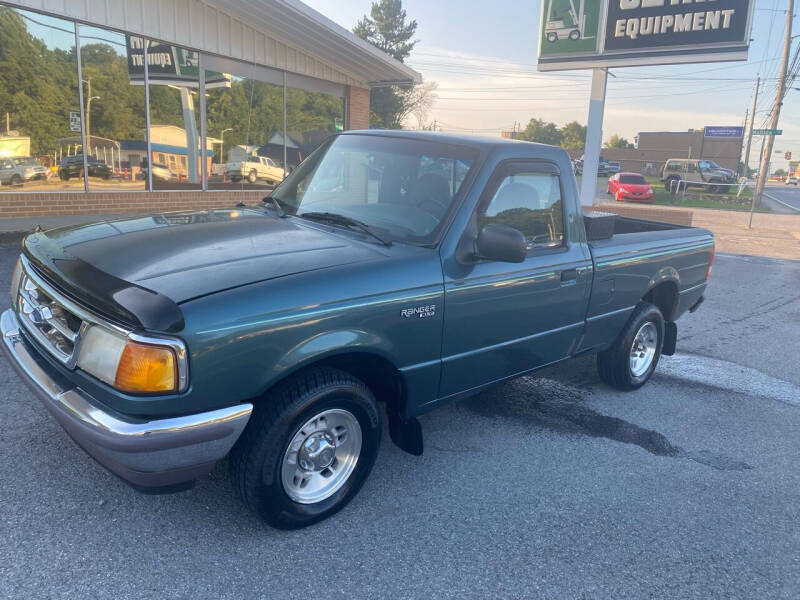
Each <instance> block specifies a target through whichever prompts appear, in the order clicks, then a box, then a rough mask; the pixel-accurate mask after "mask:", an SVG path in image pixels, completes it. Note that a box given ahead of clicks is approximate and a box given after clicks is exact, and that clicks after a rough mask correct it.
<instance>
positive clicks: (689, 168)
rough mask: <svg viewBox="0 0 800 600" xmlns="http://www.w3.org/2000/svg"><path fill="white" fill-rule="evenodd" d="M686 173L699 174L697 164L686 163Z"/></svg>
mask: <svg viewBox="0 0 800 600" xmlns="http://www.w3.org/2000/svg"><path fill="white" fill-rule="evenodd" d="M686 172H687V173H697V163H693V162H688V163H686Z"/></svg>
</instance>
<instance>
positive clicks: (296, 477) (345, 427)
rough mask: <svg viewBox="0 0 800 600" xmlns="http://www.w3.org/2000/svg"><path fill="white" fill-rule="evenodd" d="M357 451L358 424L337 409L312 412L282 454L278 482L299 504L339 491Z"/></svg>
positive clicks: (356, 420) (351, 470) (359, 437)
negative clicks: (312, 415)
mask: <svg viewBox="0 0 800 600" xmlns="http://www.w3.org/2000/svg"><path fill="white" fill-rule="evenodd" d="M360 454H361V425H359V423H358V419H356V418H355V416H354V415H353V414H352V413H350V412H348V411H346V410H342V409H339V408H333V409H330V410H326V411H324V412H321V413H319V414H318V415H315V416H314V417H312V418H311V419H309V420H308V421H306V422H305V424H304V425H303V426H302V427H301V428H300V429H299V430H298V431H297V433H295V434H294V437H292V441H291V442H289V447H288V448H286V452H285V453H284V455H283V464H282V465H281V481H282V482H283V489H284V490H285V491H286V494H287V495H288V496H289V498H291V499H292V500H294V501H295V502H297V503H299V504H314V503H316V502H321V501H322V500H325V499H326V498H329V497H330V496H332V495H333V494H335V493H336V492H338V491H339V489H341V487H342V486H343V485H344V483H345V482H346V481H347V479H348V477H350V475H351V474H352V473H353V470H354V469H355V468H356V464H357V463H358V457H359V455H360Z"/></svg>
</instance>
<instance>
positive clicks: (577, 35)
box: [569, 29, 581, 41]
mask: <svg viewBox="0 0 800 600" xmlns="http://www.w3.org/2000/svg"><path fill="white" fill-rule="evenodd" d="M569 39H571V40H572V41H575V40H579V39H581V32H580V30H578V29H573V30H572V31H570V32H569Z"/></svg>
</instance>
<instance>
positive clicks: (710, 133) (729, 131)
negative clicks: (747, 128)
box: [703, 126, 744, 138]
mask: <svg viewBox="0 0 800 600" xmlns="http://www.w3.org/2000/svg"><path fill="white" fill-rule="evenodd" d="M743 134H744V127H736V126H734V127H706V128H704V130H703V135H704V136H705V137H721V138H740V137H742V135H743Z"/></svg>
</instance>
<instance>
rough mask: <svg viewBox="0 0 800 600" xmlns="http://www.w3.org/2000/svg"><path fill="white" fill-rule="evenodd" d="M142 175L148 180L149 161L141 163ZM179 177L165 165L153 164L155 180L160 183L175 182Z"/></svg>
mask: <svg viewBox="0 0 800 600" xmlns="http://www.w3.org/2000/svg"><path fill="white" fill-rule="evenodd" d="M141 169H142V174H143V175H144V178H145V179H147V171H148V167H147V161H146V160H143V161H142V163H141ZM177 178H178V176H177V175H175V173H173V172H172V170H171V169H170V168H169V167H168V166H167V165H165V164H163V163H157V162H154V163H153V179H158V180H160V181H173V180H175V179H177Z"/></svg>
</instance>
